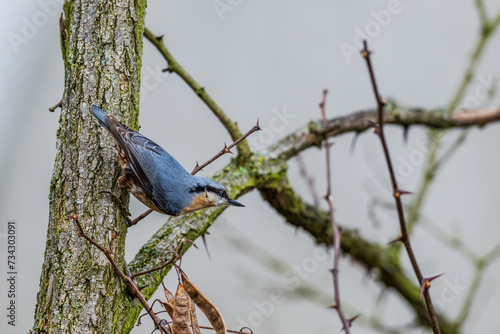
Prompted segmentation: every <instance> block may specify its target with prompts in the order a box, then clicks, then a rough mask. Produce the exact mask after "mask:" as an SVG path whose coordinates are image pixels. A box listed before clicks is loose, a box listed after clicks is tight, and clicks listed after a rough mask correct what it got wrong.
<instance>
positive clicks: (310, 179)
mask: <svg viewBox="0 0 500 334" xmlns="http://www.w3.org/2000/svg"><path fill="white" fill-rule="evenodd" d="M295 160H297V165H299V172H300V176H302V178H303V179H304V180H305V181H306V183H307V187H308V188H309V192H310V193H311V196H312V198H313V203H314V205H319V196H318V193H317V192H316V187H315V184H314V178H313V177H312V176H311V175H309V174H308V173H307V169H306V164H305V163H304V159H302V155H300V154H297V156H296V157H295Z"/></svg>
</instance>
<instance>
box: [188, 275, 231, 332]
mask: <svg viewBox="0 0 500 334" xmlns="http://www.w3.org/2000/svg"><path fill="white" fill-rule="evenodd" d="M182 284H183V285H184V288H185V289H186V292H187V294H188V295H189V297H191V299H192V300H193V302H194V303H195V304H196V306H198V307H199V308H200V310H201V311H202V312H203V313H204V314H205V316H206V317H207V319H208V321H210V323H211V324H212V327H213V328H214V331H215V333H217V334H226V333H227V331H226V324H225V323H224V319H223V318H222V315H221V314H220V312H219V310H218V309H217V307H215V305H214V304H212V302H210V301H209V300H208V298H207V297H205V296H204V295H203V294H202V293H201V291H200V290H198V288H197V287H196V286H195V285H194V284H193V283H192V282H191V281H190V280H189V278H188V277H187V275H186V274H185V273H184V272H182Z"/></svg>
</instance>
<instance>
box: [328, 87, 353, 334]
mask: <svg viewBox="0 0 500 334" xmlns="http://www.w3.org/2000/svg"><path fill="white" fill-rule="evenodd" d="M327 94H328V91H327V90H326V89H325V90H324V91H323V100H322V101H321V103H320V104H319V107H320V109H321V116H322V118H323V125H324V126H326V125H327V123H328V120H327V118H326V111H325V105H326V95H327ZM330 147H331V144H330V141H329V140H328V135H327V134H325V154H326V195H325V200H326V202H327V203H328V213H329V217H330V222H331V224H332V230H333V251H334V254H333V268H332V276H333V294H334V296H333V297H334V299H335V303H334V304H333V305H332V308H334V309H335V310H336V311H337V314H338V315H339V318H340V321H341V322H342V325H343V329H344V330H345V332H346V334H349V333H350V328H351V324H352V321H354V319H356V318H357V316H356V317H354V318H352V319H347V317H346V316H345V314H344V310H343V309H342V303H341V301H340V283H339V257H340V238H341V237H342V232H341V230H340V229H339V228H338V226H337V223H336V221H335V217H334V214H333V203H332V175H331V164H330Z"/></svg>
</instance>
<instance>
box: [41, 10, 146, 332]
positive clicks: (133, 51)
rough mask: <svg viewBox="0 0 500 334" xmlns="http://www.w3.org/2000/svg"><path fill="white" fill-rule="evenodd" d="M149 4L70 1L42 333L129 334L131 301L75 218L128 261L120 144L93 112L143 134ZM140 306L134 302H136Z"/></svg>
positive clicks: (119, 258)
mask: <svg viewBox="0 0 500 334" xmlns="http://www.w3.org/2000/svg"><path fill="white" fill-rule="evenodd" d="M144 10H145V1H143V0H137V1H132V0H114V1H82V0H76V1H66V3H65V5H64V14H65V17H66V18H65V19H63V20H62V24H61V26H62V29H61V31H62V33H61V37H62V40H61V43H62V50H63V58H64V66H65V91H64V96H63V101H62V102H63V103H62V108H61V116H60V121H59V123H60V125H59V130H58V133H57V154H56V159H55V164H54V172H53V177H52V181H51V185H50V209H49V224H48V232H47V244H46V250H45V260H44V264H43V267H42V275H41V279H40V291H39V293H38V297H37V300H38V302H37V306H36V311H35V323H34V327H33V332H35V333H66V332H72V333H121V332H122V331H123V330H122V329H123V327H124V326H126V321H124V318H126V315H124V312H126V310H123V309H121V308H119V307H118V306H119V305H121V304H122V302H123V300H124V299H127V298H128V297H127V295H126V293H125V292H124V290H123V286H122V285H121V283H120V280H119V279H118V277H117V276H116V275H114V274H113V271H112V269H111V267H110V264H109V262H108V261H107V259H106V258H105V257H104V255H103V254H102V253H101V252H100V251H99V250H98V249H96V248H95V247H93V246H91V245H89V244H88V243H87V242H85V240H83V239H82V238H79V237H78V235H77V230H76V228H75V225H74V223H73V221H71V220H70V219H68V218H67V217H68V215H69V214H71V213H72V212H74V211H75V210H78V215H79V218H80V222H81V223H82V225H83V228H84V229H86V231H87V233H88V235H89V236H91V237H92V238H93V239H94V240H96V241H97V242H98V243H100V244H101V245H104V246H107V247H109V248H110V249H111V251H112V253H113V254H114V256H115V258H116V260H117V262H118V263H123V256H124V241H125V236H126V231H127V230H126V227H125V223H124V219H123V217H122V216H121V213H120V211H119V210H118V206H117V204H116V203H115V202H114V201H113V199H112V198H110V197H109V196H103V195H99V191H101V190H113V191H115V192H118V189H117V187H116V177H117V176H118V174H119V169H118V165H117V158H116V154H115V153H114V147H113V143H112V141H111V139H110V136H107V135H106V134H104V133H103V131H102V129H101V128H100V127H99V125H97V124H96V122H95V119H92V116H91V115H90V113H89V110H90V106H91V105H92V104H97V105H99V106H102V107H103V108H104V109H106V110H110V111H111V112H112V113H113V114H114V115H116V116H117V117H118V118H120V119H121V120H123V121H124V122H125V123H126V124H129V125H131V126H132V127H137V110H138V106H139V85H140V82H139V81H140V65H141V56H142V34H143V25H144V20H143V19H144ZM129 304H130V302H129Z"/></svg>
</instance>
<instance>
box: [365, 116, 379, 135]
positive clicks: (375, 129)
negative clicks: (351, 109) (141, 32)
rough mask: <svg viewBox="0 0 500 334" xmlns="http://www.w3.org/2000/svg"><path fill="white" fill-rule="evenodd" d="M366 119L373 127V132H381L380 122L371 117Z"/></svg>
mask: <svg viewBox="0 0 500 334" xmlns="http://www.w3.org/2000/svg"><path fill="white" fill-rule="evenodd" d="M366 121H367V122H368V124H369V125H370V126H371V127H372V128H373V132H374V133H375V134H377V135H379V134H380V126H379V124H378V123H376V122H374V121H372V120H371V119H366Z"/></svg>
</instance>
